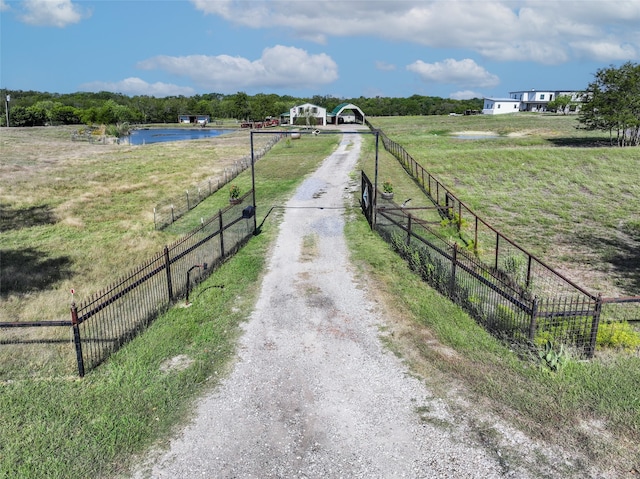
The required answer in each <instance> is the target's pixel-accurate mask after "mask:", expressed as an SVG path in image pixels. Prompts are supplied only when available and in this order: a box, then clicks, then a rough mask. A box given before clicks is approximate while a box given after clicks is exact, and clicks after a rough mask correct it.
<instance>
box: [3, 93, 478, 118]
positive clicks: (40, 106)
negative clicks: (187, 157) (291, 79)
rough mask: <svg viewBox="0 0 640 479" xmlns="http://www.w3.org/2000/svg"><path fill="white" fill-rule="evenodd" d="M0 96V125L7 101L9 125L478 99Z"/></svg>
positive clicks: (399, 109)
mask: <svg viewBox="0 0 640 479" xmlns="http://www.w3.org/2000/svg"><path fill="white" fill-rule="evenodd" d="M0 94H1V95H2V97H1V98H2V99H3V100H4V99H5V98H6V96H7V95H10V101H9V102H5V101H3V102H2V103H3V105H2V117H1V119H0V124H1V125H2V126H5V125H6V108H7V104H8V106H9V124H10V126H44V125H81V124H86V125H95V124H105V125H110V124H118V123H129V124H149V123H176V122H177V121H178V116H179V115H209V117H210V118H211V119H236V120H239V121H244V120H258V121H259V120H263V119H265V118H267V117H269V116H271V117H279V116H280V115H281V114H282V113H285V112H289V110H290V108H292V107H294V106H296V105H300V104H302V103H312V104H314V105H317V106H320V107H323V108H326V109H327V111H332V110H333V109H334V108H335V107H336V106H338V105H339V104H341V103H353V104H354V105H357V106H358V107H359V108H360V109H361V110H362V111H364V112H365V113H366V115H367V116H412V115H446V114H449V113H464V112H465V111H466V110H481V109H482V103H483V100H482V99H480V98H473V99H471V100H451V99H444V98H440V97H432V96H420V95H413V96H411V97H408V98H389V97H375V98H365V97H359V98H349V99H344V98H335V97H333V96H320V95H316V96H313V97H310V98H298V97H293V96H289V95H276V94H263V93H259V94H256V95H253V96H250V95H248V94H246V93H244V92H238V93H235V94H231V95H224V94H221V93H206V94H202V95H193V96H190V97H186V96H169V97H164V98H156V97H153V96H148V95H136V96H127V95H123V94H120V93H111V92H105V91H103V92H98V93H88V92H77V93H69V94H60V93H43V92H37V91H21V90H6V89H3V90H0Z"/></svg>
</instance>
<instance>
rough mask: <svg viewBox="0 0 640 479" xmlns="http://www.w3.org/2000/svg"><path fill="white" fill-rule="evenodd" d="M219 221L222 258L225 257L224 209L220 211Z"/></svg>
mask: <svg viewBox="0 0 640 479" xmlns="http://www.w3.org/2000/svg"><path fill="white" fill-rule="evenodd" d="M218 222H219V225H220V259H222V258H224V223H223V222H222V210H219V211H218Z"/></svg>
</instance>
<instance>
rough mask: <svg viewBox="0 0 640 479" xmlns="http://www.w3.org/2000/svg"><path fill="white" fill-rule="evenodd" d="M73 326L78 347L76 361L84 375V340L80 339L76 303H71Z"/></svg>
mask: <svg viewBox="0 0 640 479" xmlns="http://www.w3.org/2000/svg"><path fill="white" fill-rule="evenodd" d="M71 328H72V329H73V343H74V345H75V347H76V361H77V362H78V375H79V376H80V377H81V378H82V377H84V359H83V358H82V341H81V340H80V325H79V324H78V308H77V307H76V303H71Z"/></svg>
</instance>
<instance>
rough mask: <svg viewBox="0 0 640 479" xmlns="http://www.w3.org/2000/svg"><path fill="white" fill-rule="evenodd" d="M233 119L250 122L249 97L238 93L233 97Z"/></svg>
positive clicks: (243, 93) (240, 92)
mask: <svg viewBox="0 0 640 479" xmlns="http://www.w3.org/2000/svg"><path fill="white" fill-rule="evenodd" d="M233 96H234V98H233V115H232V116H233V118H236V119H238V120H251V119H252V118H251V106H250V104H249V95H247V94H246V93H245V92H242V91H239V92H238V93H236V94H235V95H233Z"/></svg>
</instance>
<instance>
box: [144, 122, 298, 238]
mask: <svg viewBox="0 0 640 479" xmlns="http://www.w3.org/2000/svg"><path fill="white" fill-rule="evenodd" d="M285 135H286V133H284V132H283V133H282V134H272V135H271V138H269V140H268V142H267V143H266V145H265V146H263V147H262V148H261V149H260V150H256V151H254V162H255V161H258V160H259V159H261V158H262V157H264V156H265V155H266V154H267V153H268V152H269V150H271V148H273V146H274V145H275V144H276V143H278V141H280V139H281V138H282V137H283V136H285ZM250 167H251V155H247V156H245V157H243V158H242V159H240V160H238V161H236V162H234V164H233V165H232V166H230V167H227V168H225V169H224V171H223V173H222V175H221V176H220V177H217V178H207V179H206V180H204V181H201V182H200V183H198V184H197V185H194V186H192V187H190V188H188V189H186V190H185V192H184V194H183V195H180V196H176V197H175V198H172V199H169V200H167V201H163V202H161V203H158V204H157V205H156V206H155V208H153V224H154V227H155V229H157V230H160V229H163V228H166V227H167V226H169V225H170V224H172V223H173V222H175V221H176V220H177V219H178V218H180V217H181V216H183V215H184V214H186V213H188V212H189V211H190V210H192V209H193V208H195V207H196V206H197V205H198V204H199V203H200V202H202V201H203V200H205V199H206V198H208V197H209V196H211V195H212V194H213V193H215V192H216V191H218V190H220V189H221V188H223V187H224V186H225V185H227V184H229V182H231V181H233V180H234V179H235V178H236V177H237V176H238V175H239V174H240V173H242V172H243V171H245V170H247V169H249V168H250Z"/></svg>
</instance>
